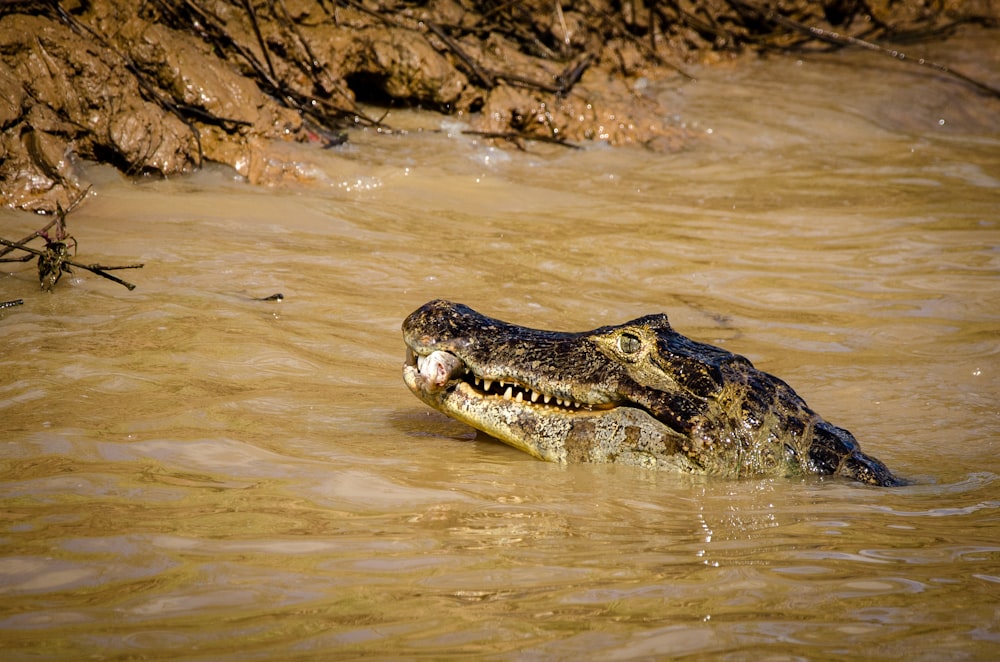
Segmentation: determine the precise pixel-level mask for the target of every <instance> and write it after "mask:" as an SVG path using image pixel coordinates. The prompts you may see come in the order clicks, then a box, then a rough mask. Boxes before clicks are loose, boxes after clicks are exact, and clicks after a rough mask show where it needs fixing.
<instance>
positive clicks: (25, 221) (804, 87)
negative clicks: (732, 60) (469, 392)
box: [0, 33, 1000, 660]
mask: <svg viewBox="0 0 1000 662" xmlns="http://www.w3.org/2000/svg"><path fill="white" fill-rule="evenodd" d="M994 36H995V35H994ZM990 39H991V37H990V35H989V34H986V35H985V36H984V35H982V34H977V33H970V34H968V35H966V36H965V37H964V40H959V41H956V42H953V43H952V44H950V45H945V46H939V47H936V48H937V50H936V51H933V53H932V54H934V55H935V56H936V57H948V58H950V61H952V62H953V63H954V64H955V66H956V67H958V66H959V65H962V66H965V67H977V68H978V69H977V70H978V71H980V73H983V75H986V76H989V75H991V72H992V75H993V77H994V78H996V72H997V71H998V70H1000V65H998V62H1000V55H998V54H997V52H996V50H997V49H996V48H995V46H992V47H991V46H990V44H992V41H990ZM870 58H871V56H870V55H869V54H864V53H853V54H839V55H831V56H823V57H815V58H810V59H807V60H803V61H796V60H794V59H785V58H776V59H772V60H766V61H763V62H760V63H755V64H753V63H746V62H743V63H740V64H738V65H735V66H732V67H717V68H715V69H703V70H695V72H694V73H695V74H696V75H697V77H698V81H697V82H694V83H685V84H676V83H673V84H670V85H658V84H657V83H655V82H653V83H651V86H650V88H649V89H650V90H652V91H653V92H655V93H658V94H662V95H664V98H665V99H667V100H669V102H670V103H671V105H672V107H674V108H676V118H675V120H676V121H677V122H678V124H679V125H683V126H685V127H686V128H687V129H688V130H689V131H690V132H691V134H692V136H694V138H695V139H694V140H693V142H692V143H691V145H690V147H689V148H688V149H686V150H684V151H682V152H680V153H677V154H669V155H665V154H657V153H652V152H647V151H644V150H640V149H618V150H612V149H607V148H602V147H600V146H589V147H588V148H587V149H585V150H582V151H574V150H568V149H563V148H555V147H547V146H531V147H530V149H529V151H528V152H518V151H511V150H503V149H497V148H494V147H491V146H489V145H487V144H484V143H482V142H481V141H479V140H476V139H475V138H473V137H470V136H468V135H463V134H462V133H461V128H462V127H461V124H460V122H455V121H453V120H452V121H447V122H442V121H441V118H440V117H438V116H435V115H430V114H421V113H404V112H398V111H397V112H394V113H393V114H391V115H390V116H389V118H388V121H389V122H390V123H395V124H396V125H397V126H403V127H407V128H408V129H409V130H408V131H407V132H405V133H403V134H401V135H394V136H386V135H378V134H375V133H358V134H352V142H351V144H349V145H347V146H345V147H343V148H339V149H335V150H330V151H319V150H316V149H313V148H310V147H291V148H289V149H290V151H291V154H292V155H293V156H294V157H295V159H297V161H298V162H299V163H300V172H301V173H303V174H304V175H306V176H308V177H310V178H313V179H314V180H315V182H316V183H314V184H289V185H288V186H282V187H274V188H268V189H258V188H252V187H249V186H247V185H245V184H244V183H242V182H240V181H238V180H236V179H234V177H233V175H232V173H231V172H229V171H226V170H221V169H207V170H206V171H203V172H201V173H198V174H197V175H195V176H193V177H189V178H180V179H173V180H169V181H160V182H141V183H138V184H135V183H129V182H125V181H123V180H121V179H120V178H119V177H118V175H117V174H115V173H114V172H112V171H110V170H107V169H103V168H97V169H95V170H94V171H93V172H92V173H91V174H92V176H93V177H94V178H96V179H97V181H98V186H97V187H96V190H97V194H96V196H94V197H93V198H91V199H90V200H89V201H87V202H86V204H84V205H83V206H82V207H80V208H79V209H78V210H77V211H74V212H73V214H72V215H71V216H70V219H69V222H70V230H71V231H72V233H73V234H74V235H75V236H76V238H77V241H78V243H79V257H80V259H81V261H85V262H96V261H100V262H103V263H105V264H116V263H131V262H136V261H141V262H144V263H145V264H146V266H145V268H143V269H142V270H139V271H133V272H124V273H123V274H122V275H123V276H124V277H126V278H127V279H128V280H130V281H132V282H134V283H136V284H137V285H138V287H137V288H136V289H135V290H134V291H132V292H129V291H127V290H125V289H124V288H122V287H120V286H117V285H114V284H113V283H110V282H107V281H104V280H102V279H100V278H97V277H95V276H92V275H90V274H86V273H81V274H74V275H70V276H67V277H65V278H64V280H63V281H62V282H61V283H60V284H59V285H58V287H57V289H56V291H55V292H53V293H52V294H43V293H39V292H38V291H37V283H36V281H35V275H34V267H33V265H23V264H13V265H10V264H6V265H3V269H2V271H0V299H2V300H7V299H14V298H24V299H25V304H24V305H23V306H21V307H19V308H15V309H9V310H4V311H2V312H0V346H2V354H0V421H2V425H0V429H2V430H3V433H4V434H3V440H2V441H3V443H2V446H0V449H2V451H0V499H2V503H3V509H2V512H3V515H4V522H3V528H2V533H0V544H2V549H3V553H2V557H0V596H2V600H0V641H2V642H3V648H4V651H5V653H4V656H5V659H29V658H30V659H37V658H65V659H82V658H97V659H104V658H112V659H117V658H129V657H144V658H149V659H170V658H178V659H181V658H182V659H188V660H198V659H204V660H220V659H234V660H235V659H239V660H255V659H313V658H317V659H330V658H331V657H336V656H342V657H360V656H363V655H365V656H376V657H390V658H402V659H407V658H421V657H423V658H432V659H434V658H441V657H452V656H466V657H475V658H481V657H485V658H492V659H514V658H517V659H529V660H530V659H579V658H581V657H588V658H600V659H632V658H641V657H657V656H659V657H667V656H672V657H685V656H690V657H692V658H694V657H699V658H701V657H704V656H713V657H717V658H723V659H727V658H728V659H747V658H750V657H753V658H762V659H818V658H823V659H837V658H843V659H846V658H851V659H855V658H858V657H885V658H896V657H904V656H905V657H907V658H910V659H917V660H919V659H927V660H931V659H942V658H950V659H989V658H991V657H992V656H994V655H995V652H996V650H997V646H998V645H1000V608H998V606H997V605H998V604H1000V483H998V477H1000V460H998V459H997V456H998V450H1000V449H998V444H997V439H998V436H1000V406H998V400H1000V379H998V340H1000V248H998V247H1000V126H998V123H997V122H998V121H997V119H996V118H998V117H1000V108H998V107H997V104H996V103H995V102H991V101H989V100H988V99H984V98H982V97H979V96H976V95H975V94H973V93H971V92H969V91H968V90H966V89H964V88H961V87H959V86H956V85H954V84H952V83H950V82H947V81H943V80H941V79H939V78H933V77H929V76H927V75H925V74H923V73H917V72H915V71H914V70H912V69H909V68H906V67H903V66H900V65H898V64H897V63H894V62H887V63H885V64H879V65H877V66H875V69H874V73H873V70H871V69H867V70H859V69H858V68H857V66H856V65H857V64H858V63H859V62H862V61H863V62H868V63H870V62H871V59H870ZM993 82H994V84H996V83H997V82H998V81H996V80H994V81H993ZM0 224H2V225H0V226H2V228H3V232H2V234H3V236H5V237H9V238H12V237H21V236H24V235H25V234H27V232H29V231H30V230H31V229H33V227H35V226H36V225H41V223H39V222H38V221H37V220H36V219H33V218H31V217H28V216H23V215H15V214H13V213H10V212H7V213H4V214H2V215H0ZM276 292H281V293H283V294H284V300H283V301H281V302H280V303H278V302H273V301H272V302H264V301H257V300H255V299H256V298H259V297H266V296H268V295H271V294H273V293H276ZM436 297H445V298H451V299H454V300H457V301H461V302H463V303H466V304H468V305H470V306H472V307H474V308H476V309H478V310H480V311H482V312H484V313H486V314H489V315H492V316H496V317H500V318H503V319H507V320H510V321H513V322H517V323H521V324H525V325H530V326H535V327H542V328H552V329H560V330H576V331H578V330H584V329H589V328H593V327H596V326H599V325H603V324H612V323H620V322H623V321H626V320H629V319H632V318H634V317H638V316H640V315H644V314H648V313H653V312H661V311H662V312H666V313H668V314H669V315H670V318H671V321H672V323H673V324H674V326H675V327H676V328H677V329H678V330H680V331H681V332H683V333H685V334H686V335H689V336H691V337H693V338H695V339H697V340H701V341H705V342H710V343H714V344H718V345H721V346H724V347H726V348H727V349H730V350H732V351H735V352H738V353H740V354H744V355H746V356H748V357H749V358H751V359H752V360H753V361H754V362H755V364H756V365H757V366H758V367H760V368H761V369H764V370H767V371H768V372H771V373H774V374H776V375H779V376H780V377H782V378H783V379H785V380H786V381H788V382H789V383H790V384H791V385H792V386H793V387H794V388H795V389H796V390H797V391H798V392H799V394H800V395H802V396H803V397H804V398H805V399H806V400H807V401H808V402H809V404H810V406H812V407H813V408H814V409H816V410H817V411H819V412H820V413H821V414H822V415H823V416H824V417H825V418H827V419H828V420H830V421H831V422H833V423H835V424H837V425H841V426H843V427H846V428H848V429H850V430H851V431H852V432H853V433H854V434H855V435H856V436H857V437H858V438H859V439H860V440H861V442H862V445H863V447H864V448H865V450H866V451H868V452H869V453H871V454H873V455H875V456H877V457H879V458H880V459H882V460H883V461H884V462H885V463H886V464H888V465H889V466H890V467H892V468H893V470H895V471H896V472H897V473H899V474H900V475H902V476H904V477H906V478H908V479H910V480H911V481H913V484H912V485H910V486H908V487H905V488H900V489H891V490H890V489H877V488H870V487H865V486H860V485H856V484H852V483H849V482H846V481H842V480H836V479H819V478H808V479H794V480H785V479H765V480H746V481H723V480H713V479H703V478H691V477H681V476H675V475H669V474H655V473H649V472H643V471H642V470H638V469H631V468H626V467H614V466H569V467H561V466H557V465H553V464H547V463H542V462H538V461H535V460H533V459H532V458H530V457H528V456H527V455H524V454H521V453H519V452H518V451H515V450H513V449H510V448H508V447H506V446H503V445H502V444H500V443H498V442H496V441H493V440H491V439H489V438H487V437H485V436H482V435H477V434H476V433H475V432H474V431H473V430H471V429H470V428H468V427H466V426H464V425H462V424H460V423H457V422H454V421H450V420H449V419H447V418H445V417H443V416H442V415H440V414H438V413H436V412H433V411H431V410H429V409H428V408H427V407H425V406H424V405H422V404H421V403H420V402H419V401H418V400H417V399H416V398H414V397H413V396H412V395H411V394H410V393H409V392H408V391H407V390H406V388H405V386H404V385H403V383H402V380H401V377H400V367H401V363H402V358H403V344H402V340H401V336H400V333H399V324H400V322H401V321H402V319H403V317H405V316H406V315H407V314H408V313H409V312H410V311H412V310H413V309H415V308H416V307H418V306H419V305H421V304H422V303H424V302H425V301H427V300H429V299H432V298H436Z"/></svg>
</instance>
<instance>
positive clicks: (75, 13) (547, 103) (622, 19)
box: [0, 0, 1000, 212]
mask: <svg viewBox="0 0 1000 662" xmlns="http://www.w3.org/2000/svg"><path fill="white" fill-rule="evenodd" d="M998 17H1000V3H996V2H991V1H990V0H982V1H979V2H959V1H948V0H941V1H937V2H935V1H925V0H920V1H918V0H906V1H895V0H872V1H867V2H866V1H865V0H859V1H855V0H846V1H845V0H824V1H818V2H817V1H806V0H791V1H789V2H785V3H781V5H780V8H772V7H771V3H763V2H756V0H754V1H752V2H751V1H750V0H747V1H744V0H680V1H670V2H653V1H651V0H645V1H643V0H639V1H638V2H636V1H631V0H629V1H626V0H588V1H587V2H583V3H569V2H559V1H556V2H552V1H551V0H544V1H542V0H528V1H525V2H504V1H501V0H497V1H473V0H431V1H430V2H394V1H392V0H384V1H382V2H375V1H369V0H181V1H173V0H171V1H167V0H147V1H145V2H135V1H134V0H75V1H74V0H37V1H25V0H14V1H10V0H7V1H5V2H3V3H0V128H2V131H3V134H2V139H0V196H2V199H3V203H4V204H5V205H7V206H11V207H17V208H23V209H28V210H34V211H44V212H52V211H55V210H56V209H57V207H62V208H64V209H65V208H67V207H68V206H69V204H70V202H71V201H72V200H74V199H76V198H78V196H79V195H80V193H81V191H83V190H85V189H86V187H87V182H86V181H83V180H82V178H81V176H80V174H79V173H78V172H77V170H76V168H75V167H74V161H75V159H78V158H83V159H89V160H95V161H100V162H106V163H110V164H113V165H114V166H116V167H117V168H118V169H119V170H121V171H122V172H123V173H126V174H128V175H132V176H138V175H155V176H169V175H175V174H179V173H184V172H188V171H191V170H193V169H196V168H198V167H199V166H200V165H201V164H202V163H204V162H205V161H213V162H218V163H223V164H227V165H229V166H231V167H233V168H234V169H235V170H236V171H237V172H238V173H240V174H241V175H242V176H244V177H246V178H247V180H249V181H250V182H253V183H273V182H281V181H284V180H295V179H299V178H301V177H303V175H302V174H301V173H300V172H299V171H298V170H297V169H296V166H295V165H294V164H291V163H288V162H287V161H286V160H285V159H283V158H282V157H281V150H280V149H275V148H276V146H278V145H280V142H281V141H314V142H318V143H321V144H324V145H335V144H339V143H340V142H342V141H344V140H346V139H347V138H348V136H349V129H350V128H351V127H356V126H370V127H378V128H379V129H380V130H385V131H392V127H391V126H388V125H385V124H384V123H383V122H381V121H380V118H378V117H374V116H372V115H371V114H370V112H369V111H366V110H363V109H362V107H361V106H359V104H361V105H362V106H364V107H366V108H371V107H377V106H420V107H423V108H428V109H432V110H436V111H439V112H441V113H444V114H453V115H461V116H462V117H463V120H464V121H466V122H467V123H468V124H469V126H470V130H471V131H473V132H476V133H479V134H481V135H483V136H486V137H488V138H495V139H498V140H507V141H510V142H513V143H515V144H519V145H520V144H523V142H524V141H528V140H541V141H547V142H556V143H563V144H573V143H576V142H580V141H587V140H601V141H607V142H608V143H611V144H613V145H627V144H638V145H644V146H646V147H648V148H650V149H656V150H670V149H676V148H677V147H679V146H681V145H683V144H684V141H685V140H686V137H685V135H684V134H683V131H682V130H681V129H679V128H677V127H675V126H673V125H671V123H670V122H669V120H668V119H667V118H668V117H669V116H670V114H671V113H670V112H669V109H667V108H663V107H661V106H660V105H659V104H658V103H657V102H656V100H654V99H652V98H649V97H646V96H644V95H643V93H642V86H641V85H637V84H636V82H637V81H638V80H639V79H641V78H642V77H656V78H663V77H669V76H675V77H679V79H680V77H683V76H685V74H684V66H685V64H687V63H690V62H692V61H699V62H705V61H712V60H718V59H722V58H727V57H731V56H732V55H734V54H739V53H744V52H760V51H766V50H779V51H782V52H786V51H793V50H802V49H829V48H837V47H842V46H855V47H856V46H859V45H860V46H863V47H868V46H870V45H871V44H874V43H876V42H877V43H880V44H890V43H899V42H912V41H913V40H915V39H936V38H941V37H943V36H946V35H947V34H949V32H950V31H951V30H952V29H953V28H954V27H955V26H957V25H959V24H962V23H969V22H972V23H978V24H982V25H987V26H995V25H997V19H998ZM848 35H850V36H848ZM862 39H863V40H865V41H864V43H861V42H859V41H858V40H862ZM876 50H877V49H876ZM885 52H887V53H888V52H889V49H886V50H885ZM967 82H970V83H971V84H973V85H975V84H976V83H975V81H967ZM990 92H991V90H989V89H987V90H985V93H990Z"/></svg>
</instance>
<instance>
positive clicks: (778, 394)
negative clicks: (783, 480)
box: [403, 300, 902, 486]
mask: <svg viewBox="0 0 1000 662" xmlns="http://www.w3.org/2000/svg"><path fill="white" fill-rule="evenodd" d="M403 338H404V340H405V342H406V345H407V361H406V363H405V365H404V366H403V379H404V381H405V382H406V384H407V386H409V388H410V390H411V391H413V393H414V394H415V395H416V396H417V397H418V398H420V399H421V400H423V401H424V402H426V403H427V404H429V405H430V406H431V407H434V408H435V409H438V410H440V411H442V412H444V413H445V414H447V415H448V416H451V417H452V418H455V419H458V420H460V421H463V422H465V423H467V424H469V425H471V426H472V427H474V428H477V429H479V430H482V431H483V432H486V433H487V434H490V435H492V436H494V437H496V438H497V439H499V440H501V441H503V442H505V443H507V444H510V445H511V446H513V447H515V448H519V449H521V450H523V451H525V452H527V453H530V454H532V455H534V456H535V457H538V458H541V459H544V460H549V461H552V462H617V463H622V464H632V465H638V466H643V467H648V468H655V469H666V470H673V471H683V472H688V473H700V474H711V475H718V476H726V477H732V478H737V477H745V476H792V475H797V474H804V473H817V474H836V475H840V476H846V477H848V478H851V479H854V480H857V481H861V482H863V483H869V484H872V485H882V486H895V485H901V484H902V481H900V480H899V479H897V478H896V477H895V476H893V475H892V473H891V472H890V471H889V470H888V469H887V468H886V467H885V465H883V464H882V463H881V462H879V461H878V460H876V459H875V458H872V457H869V456H867V455H865V454H863V453H862V452H861V449H860V448H859V446H858V442H857V441H856V440H855V439H854V437H853V436H852V435H851V433H849V432H848V431H847V430H844V429H841V428H838V427H836V426H833V425H830V424H829V423H827V422H826V421H824V420H823V419H822V418H820V417H819V416H818V415H817V414H816V413H815V412H814V411H812V410H811V409H809V407H807V406H806V403H805V402H804V401H803V400H802V398H800V397H799V396H798V395H796V393H795V391H793V390H792V389H791V387H790V386H788V384H786V383H785V382H783V381H781V380H780V379H778V378H777V377H773V376H771V375H769V374H767V373H765V372H761V371H759V370H757V369H756V368H754V367H753V365H752V364H751V363H750V361H748V360H747V359H746V358H744V357H742V356H738V355H736V354H732V353H730V352H727V351H726V350H724V349H720V348H718V347H713V346H712V345H706V344H702V343H698V342H695V341H693V340H690V339H688V338H686V337H684V336H682V335H680V334H679V333H677V332H675V331H674V330H673V329H672V328H671V327H670V324H669V323H668V322H667V317H666V315H662V314H661V315H648V316H646V317H641V318H639V319H636V320H633V321H631V322H627V323H625V324H621V325H618V326H604V327H601V328H598V329H594V330H593V331H586V332H583V333H561V332H555V331H540V330H536V329H528V328H525V327H521V326H516V325H513V324H508V323H507V322H502V321H500V320H495V319H492V318H489V317H485V316H484V315H481V314H479V313H477V312H476V311H474V310H472V309H471V308H469V307H467V306H463V305H461V304H456V303H451V302H449V301H443V300H437V301H431V302H429V303H427V304H425V305H423V306H421V307H420V308H419V309H417V310H416V311H414V312H413V313H412V314H411V315H410V316H409V317H407V318H406V320H405V321H404V322H403ZM487 386H488V391H487Z"/></svg>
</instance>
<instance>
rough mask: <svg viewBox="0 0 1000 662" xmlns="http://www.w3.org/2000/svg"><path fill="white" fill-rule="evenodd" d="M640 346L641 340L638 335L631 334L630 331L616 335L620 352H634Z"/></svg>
mask: <svg viewBox="0 0 1000 662" xmlns="http://www.w3.org/2000/svg"><path fill="white" fill-rule="evenodd" d="M641 346H642V342H641V341H640V340H639V338H638V336H633V335H632V334H631V333H623V334H621V335H620V336H618V349H619V350H621V353H622V354H635V353H636V352H638V351H639V348H640V347H641Z"/></svg>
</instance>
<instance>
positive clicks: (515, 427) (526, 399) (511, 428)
mask: <svg viewBox="0 0 1000 662" xmlns="http://www.w3.org/2000/svg"><path fill="white" fill-rule="evenodd" d="M445 360H446V361H450V359H445ZM419 363H420V364H421V366H422V367H425V370H423V371H421V369H420V367H418V360H417V358H416V357H415V356H413V355H412V353H411V352H407V361H406V363H405V364H404V365H403V381H404V382H406V385H407V386H408V387H409V389H410V390H411V391H413V393H414V395H416V396H417V397H418V398H420V399H421V400H423V401H424V402H425V403H427V404H428V405H430V406H431V407H433V408H434V409H437V410H438V411H440V412H442V413H444V414H446V415H448V416H450V417H451V418H454V419H456V420H459V421H461V422H463V423H466V424H468V425H471V426H472V427H474V428H476V429H477V430H481V431H482V432H485V433H486V434H489V435H491V436H493V437H495V438H497V439H499V440H500V441H502V442H504V443H506V444H508V445H510V446H513V447H514V448H517V449H519V450H522V451H524V452H526V453H529V454H531V455H533V456H535V457H537V458H539V459H542V460H548V461H550V462H560V463H564V462H566V461H567V443H568V442H570V441H572V440H574V439H576V438H578V437H579V438H583V437H584V436H586V435H581V434H580V433H579V432H574V430H578V429H582V428H581V426H582V427H583V428H586V429H588V430H589V429H590V427H592V425H593V423H591V422H596V420H597V419H600V418H602V417H604V416H608V415H614V414H615V413H616V412H619V411H625V410H624V409H621V408H617V409H616V408H614V407H609V406H607V405H605V406H603V408H597V407H596V406H594V407H591V408H588V407H587V406H585V405H583V404H581V405H580V406H579V407H577V406H574V404H575V403H572V402H571V403H569V404H568V405H567V404H566V403H565V401H563V402H564V404H562V405H560V404H558V402H557V400H556V399H555V398H551V397H550V398H549V400H550V403H549V404H545V403H544V399H545V398H544V396H541V395H539V396H538V397H537V398H536V399H535V400H536V401H535V402H532V398H531V392H530V391H528V390H526V389H523V390H518V391H517V392H516V393H515V388H516V387H514V386H513V385H511V384H505V386H504V392H503V393H500V394H498V393H497V389H496V386H497V385H498V384H499V380H494V385H493V388H491V392H486V391H484V390H483V386H484V380H483V379H482V378H479V379H478V381H479V385H478V386H477V385H476V381H477V379H476V377H475V375H474V374H472V373H471V371H469V370H468V369H467V368H466V367H465V364H463V363H461V362H458V364H449V366H450V367H446V369H445V370H444V373H442V372H441V370H439V369H438V368H435V369H431V368H428V367H426V366H424V362H423V361H419ZM442 374H447V376H448V378H447V379H446V380H442ZM508 392H509V393H510V395H509V397H508ZM518 395H520V396H521V397H518ZM588 426H589V427H588Z"/></svg>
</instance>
